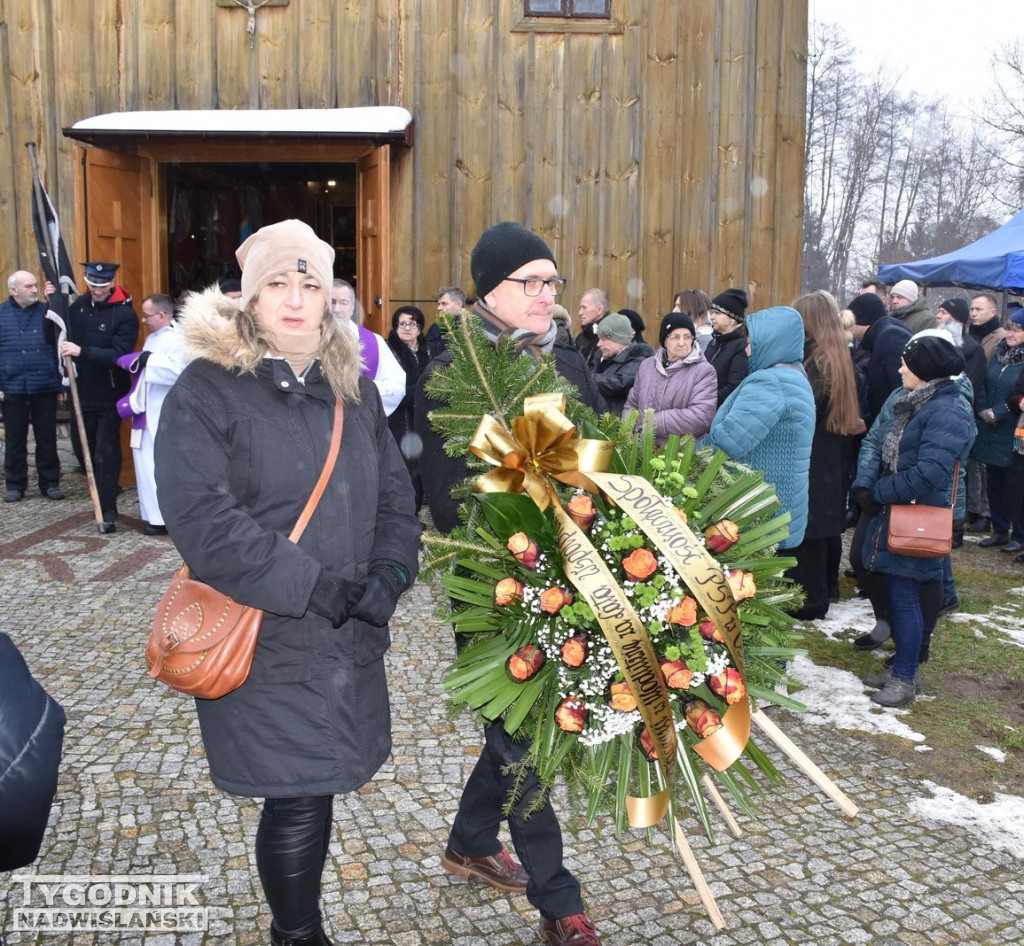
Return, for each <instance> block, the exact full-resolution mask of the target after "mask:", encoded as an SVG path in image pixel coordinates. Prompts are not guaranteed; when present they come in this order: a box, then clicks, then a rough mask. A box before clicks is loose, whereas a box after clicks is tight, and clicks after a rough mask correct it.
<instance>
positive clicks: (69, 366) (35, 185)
mask: <svg viewBox="0 0 1024 946" xmlns="http://www.w3.org/2000/svg"><path fill="white" fill-rule="evenodd" d="M25 147H26V148H28V159H29V162H30V163H31V165H32V196H33V198H34V200H35V204H36V214H37V215H38V219H39V223H40V226H39V228H38V230H37V231H36V236H37V237H38V239H39V240H41V241H42V243H41V245H40V247H39V249H40V251H41V252H44V253H45V254H46V255H47V256H48V257H49V259H50V262H51V263H52V264H53V265H57V263H58V262H59V257H58V255H57V248H56V247H55V246H53V245H51V243H50V232H49V229H48V228H47V227H46V225H45V221H46V219H47V218H46V207H45V206H44V205H43V194H42V178H40V176H39V167H38V166H37V164H36V143H35V142H34V141H27V142H25ZM43 268H44V270H45V269H46V267H45V266H44V267H43ZM58 276H59V274H58ZM47 279H49V275H47ZM54 291H55V292H62V291H63V290H62V289H61V287H60V285H59V279H58V283H56V284H54ZM47 302H49V298H47ZM58 354H59V353H58ZM63 360H64V371H65V373H66V375H67V379H68V386H69V389H70V391H71V407H72V413H73V414H74V415H75V425H76V427H77V429H78V442H79V443H80V444H81V446H82V466H83V467H85V481H86V483H87V484H88V487H89V498H90V499H91V500H92V508H93V514H94V516H95V519H96V528H97V529H99V531H100V532H101V533H102V532H103V531H104V529H103V509H102V508H101V506H100V494H99V492H98V491H97V489H96V475H95V474H94V473H93V469H92V456H91V455H90V453H89V441H88V439H87V437H86V434H85V418H84V417H83V416H82V404H81V401H80V400H79V398H78V384H77V382H76V381H75V365H74V362H73V361H72V359H71V356H70V355H64V356H63Z"/></svg>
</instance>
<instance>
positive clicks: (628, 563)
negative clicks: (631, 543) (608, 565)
mask: <svg viewBox="0 0 1024 946" xmlns="http://www.w3.org/2000/svg"><path fill="white" fill-rule="evenodd" d="M622 567H623V568H624V569H625V570H626V577H627V578H628V579H629V580H630V581H644V580H645V579H647V578H650V577H651V575H653V574H654V573H655V572H656V571H657V570H658V560H657V559H656V558H655V557H654V555H652V554H651V552H650V551H649V550H648V549H633V551H632V552H630V553H629V555H627V556H626V557H625V558H624V559H623V560H622Z"/></svg>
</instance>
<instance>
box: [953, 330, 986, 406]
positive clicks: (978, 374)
mask: <svg viewBox="0 0 1024 946" xmlns="http://www.w3.org/2000/svg"><path fill="white" fill-rule="evenodd" d="M960 350H961V351H962V352H963V355H964V362H965V368H964V374H965V375H967V378H968V380H969V381H970V382H971V388H972V390H973V393H974V401H973V403H974V405H975V408H974V409H975V410H978V407H977V404H978V395H979V394H980V393H981V391H982V389H983V388H984V387H985V369H986V368H987V367H988V359H987V358H986V357H985V349H984V348H982V347H981V342H979V341H978V340H977V339H976V338H974V336H972V335H964V336H963V339H962V347H961V349H960Z"/></svg>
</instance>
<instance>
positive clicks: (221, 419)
mask: <svg viewBox="0 0 1024 946" xmlns="http://www.w3.org/2000/svg"><path fill="white" fill-rule="evenodd" d="M217 305H218V304H217V303H216V302H215V301H213V300H212V298H211V294H210V293H204V294H202V295H199V296H193V297H192V298H191V299H190V300H189V302H188V303H187V305H186V307H185V310H184V312H183V314H182V328H183V330H184V331H185V334H186V339H187V340H188V342H189V345H190V349H191V351H192V353H193V354H194V355H196V356H197V357H195V359H194V360H193V361H192V362H191V363H190V364H189V365H188V367H187V368H186V369H185V370H184V371H183V372H182V373H181V375H180V377H179V378H178V380H177V382H176V383H175V385H174V387H173V388H171V391H170V393H169V394H168V395H167V399H166V400H165V401H164V405H163V411H162V413H161V417H160V429H159V431H158V433H157V437H156V482H157V489H158V490H159V492H160V495H161V496H168V497H172V501H170V502H168V504H167V508H166V509H164V517H165V521H166V524H167V528H168V530H169V532H170V534H171V538H172V539H173V540H174V543H175V545H176V546H177V548H178V551H179V552H180V553H181V555H182V557H183V558H184V559H185V561H186V562H187V563H188V564H189V566H190V567H191V569H192V570H193V572H194V574H195V576H196V577H197V578H199V579H201V580H202V581H205V582H206V583H208V584H210V585H212V586H213V587H215V588H217V589H218V590H219V591H222V592H224V593H226V594H228V595H230V596H231V597H232V598H234V599H236V600H237V601H239V602H241V603H243V604H248V605H252V606H254V607H258V608H263V609H264V610H265V612H266V613H265V615H264V618H263V625H262V627H261V629H260V635H259V642H258V644H257V646H256V653H255V656H254V658H253V663H252V670H251V672H250V674H249V678H248V679H247V680H246V682H245V683H243V684H242V686H241V687H239V688H238V689H237V690H235V691H234V692H233V693H229V694H228V695H227V696H224V697H222V698H221V699H219V700H197V701H196V707H197V710H198V713H199V722H200V726H201V728H202V734H203V742H204V744H205V746H206V754H207V757H208V759H209V763H210V774H211V777H212V778H213V781H214V782H215V784H217V785H218V786H219V787H220V788H223V789H224V790H225V791H229V792H232V793H234V794H237V795H247V796H258V797H288V796H304V795H332V794H338V793H342V792H349V791H352V790H353V789H355V788H357V787H358V786H359V785H361V784H363V783H364V782H366V781H367V780H368V779H370V778H372V777H373V775H374V773H375V772H376V771H377V769H378V768H379V767H380V765H381V764H382V763H383V762H384V760H385V759H386V758H387V756H388V753H389V752H390V749H391V728H390V710H389V704H388V692H387V682H386V680H385V676H384V660H383V657H384V654H385V652H386V651H387V649H388V647H389V645H390V642H391V638H390V633H389V630H388V628H387V627H386V626H384V627H374V626H372V625H370V624H366V623H364V622H362V621H357V620H349V621H347V622H346V623H344V624H343V625H342V626H341V627H340V628H339V629H337V630H335V629H334V628H332V626H331V622H330V620H328V619H327V618H326V617H322V616H321V615H319V614H317V613H315V612H314V611H311V610H307V606H308V603H309V600H310V595H311V593H312V592H313V589H314V587H315V585H316V583H317V580H318V578H319V576H320V572H321V569H324V570H328V571H331V572H335V573H338V574H340V575H341V576H342V577H343V578H345V579H348V580H355V581H359V580H361V579H362V578H363V577H364V576H365V575H366V573H367V571H368V570H369V568H370V566H371V565H372V563H374V562H376V561H380V560H388V561H393V562H396V563H398V564H399V565H400V566H401V567H402V568H403V569H404V570H405V571H406V572H407V574H408V575H409V576H410V577H415V575H416V572H417V570H418V565H417V560H418V551H419V535H420V525H419V522H418V520H417V519H416V517H415V514H414V511H413V494H412V487H411V485H410V482H409V474H408V473H407V471H406V468H405V464H404V463H403V461H402V458H401V456H400V454H399V452H398V447H397V445H396V443H395V439H394V437H392V435H391V432H390V431H389V430H388V426H387V418H386V417H385V415H384V409H383V407H382V405H381V401H380V397H379V396H378V394H377V390H376V388H375V387H374V385H373V382H371V381H369V380H368V379H366V378H365V377H360V378H359V392H360V396H361V400H360V402H359V403H358V404H346V405H345V417H344V432H343V436H342V441H341V450H340V452H339V454H338V459H337V463H336V465H335V468H334V472H333V473H332V475H331V478H330V480H329V481H328V483H327V487H326V489H325V491H324V494H323V496H322V498H321V500H320V503H319V505H318V506H317V508H316V512H315V513H314V515H313V518H312V519H311V521H310V523H309V525H308V526H307V528H306V530H305V532H304V533H303V535H302V537H301V539H300V540H299V542H298V543H297V544H296V543H293V542H291V541H289V539H288V533H289V532H290V531H291V529H292V526H293V525H294V524H295V522H296V520H297V519H298V517H299V514H300V512H301V511H302V508H303V506H304V505H305V503H306V500H307V499H308V498H309V495H310V493H311V492H312V490H313V486H314V484H315V483H316V480H317V477H318V476H319V474H320V470H321V468H322V467H323V463H324V460H325V459H326V456H327V452H328V447H329V441H330V436H331V427H332V423H333V414H334V401H335V397H334V393H333V392H332V391H331V389H330V387H329V386H328V384H327V383H326V381H324V380H323V378H322V377H321V375H320V372H319V369H318V366H317V365H314V366H313V367H312V368H310V369H309V371H308V372H307V374H306V380H305V383H301V384H300V383H298V382H297V381H296V379H295V376H294V374H293V373H292V370H291V368H290V367H289V366H288V364H287V362H285V361H283V360H281V359H264V360H263V361H262V362H261V363H260V364H259V365H258V367H257V368H256V370H255V372H254V373H251V374H239V373H238V372H237V369H235V368H234V367H233V365H234V363H235V356H234V353H233V352H234V346H236V345H239V344H243V345H244V342H243V341H242V339H241V337H240V335H239V334H238V332H237V330H236V329H235V328H234V322H233V321H229V320H228V319H227V318H223V317H221V314H220V310H219V309H218V307H217ZM161 508H163V505H162V504H161Z"/></svg>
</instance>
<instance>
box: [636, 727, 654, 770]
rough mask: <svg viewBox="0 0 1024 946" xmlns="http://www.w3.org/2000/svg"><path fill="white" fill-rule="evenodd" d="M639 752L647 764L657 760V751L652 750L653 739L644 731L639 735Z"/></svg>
mask: <svg viewBox="0 0 1024 946" xmlns="http://www.w3.org/2000/svg"><path fill="white" fill-rule="evenodd" d="M640 751H641V752H643V754H644V757H645V758H646V759H647V761H648V762H653V761H654V760H655V759H657V758H658V750H657V749H655V748H654V739H653V738H651V734H650V733H649V732H648V731H647V730H646V729H644V730H643V731H642V732H641V733H640Z"/></svg>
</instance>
